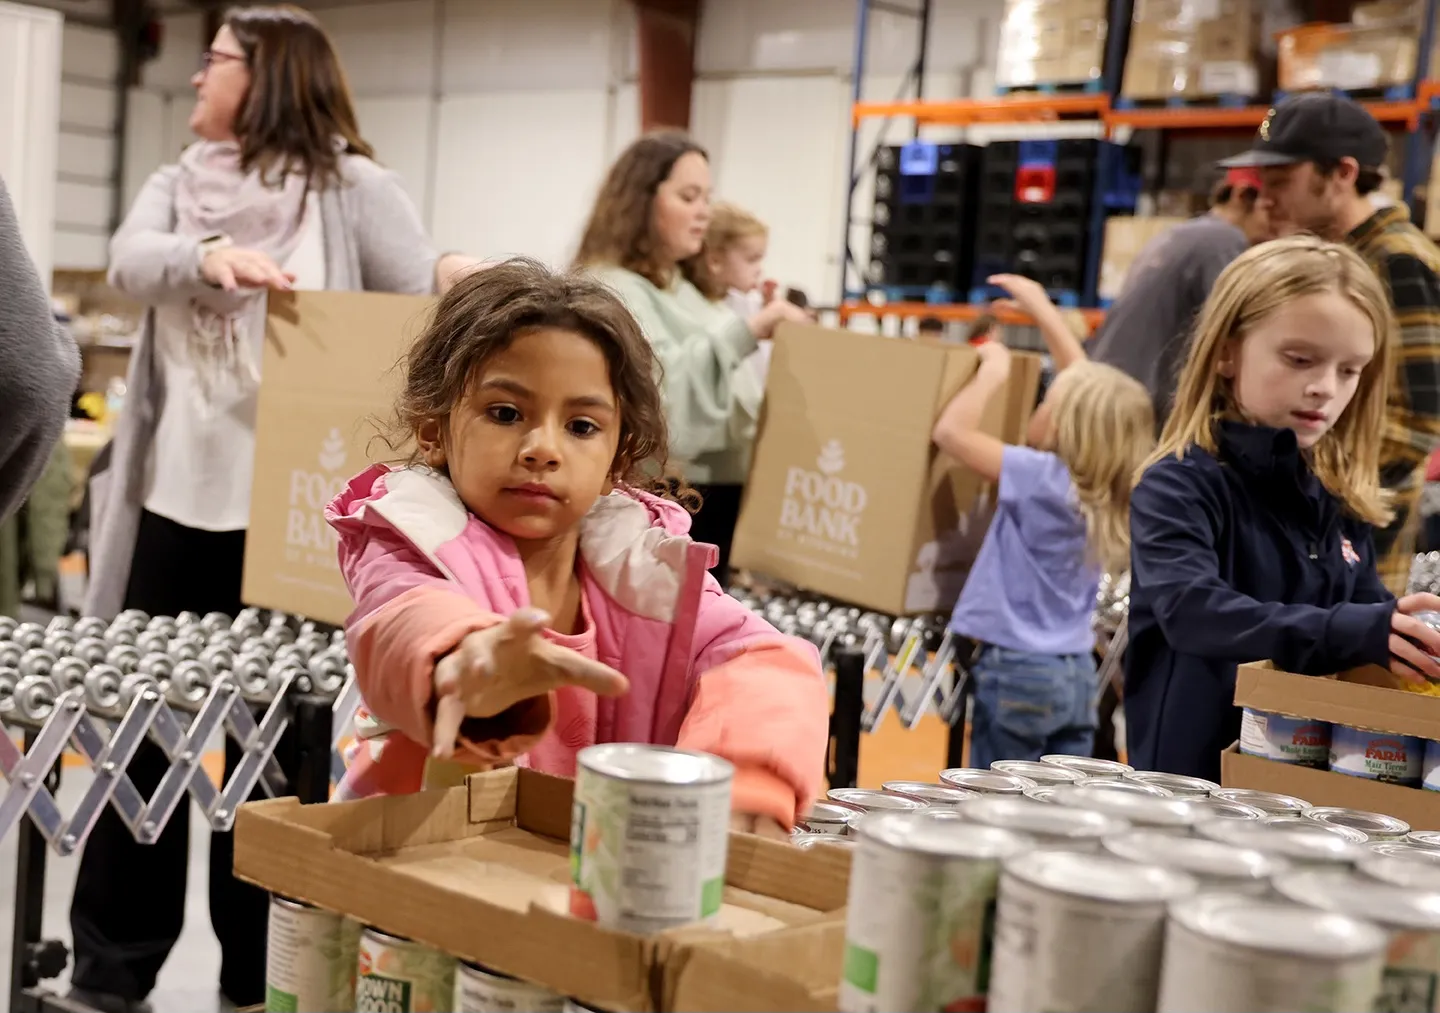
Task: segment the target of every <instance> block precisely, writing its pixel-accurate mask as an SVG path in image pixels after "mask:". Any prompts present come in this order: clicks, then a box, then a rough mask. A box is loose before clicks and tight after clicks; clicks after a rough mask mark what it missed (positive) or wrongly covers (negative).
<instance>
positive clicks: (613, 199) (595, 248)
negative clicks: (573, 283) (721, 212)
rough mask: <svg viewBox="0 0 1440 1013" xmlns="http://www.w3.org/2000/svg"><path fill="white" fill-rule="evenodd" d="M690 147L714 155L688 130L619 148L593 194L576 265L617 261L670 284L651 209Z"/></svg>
mask: <svg viewBox="0 0 1440 1013" xmlns="http://www.w3.org/2000/svg"><path fill="white" fill-rule="evenodd" d="M692 151H693V152H694V153H695V154H697V155H699V156H700V157H701V158H703V159H705V160H706V161H707V162H708V161H709V160H710V155H709V154H708V153H707V152H706V151H705V149H704V148H702V147H701V146H700V145H699V144H698V143H696V141H695V139H694V138H692V137H691V136H690V135H689V134H687V133H684V132H683V131H679V130H662V131H658V132H656V133H653V134H646V135H645V136H644V137H642V138H640V139H639V140H637V141H635V143H633V144H631V145H630V147H628V148H626V149H625V150H624V151H623V152H621V154H620V157H619V158H617V159H616V160H615V164H614V165H612V166H611V167H610V173H609V175H607V176H606V177H605V182H604V183H602V184H601V185H600V192H599V193H598V194H597V195H596V197H595V207H594V209H593V210H592V211H591V212H590V220H589V221H588V222H587V223H586V224H585V234H584V235H583V236H582V237H581V239H580V252H579V253H577V254H576V255H575V266H576V267H594V266H596V265H600V264H613V265H615V266H617V267H623V268H625V269H626V270H627V271H634V272H635V273H636V274H638V275H640V276H641V277H642V278H645V279H646V280H648V281H649V282H651V283H652V284H653V285H655V286H657V287H658V288H664V287H666V286H667V285H669V284H670V280H671V278H672V277H673V276H674V268H673V267H670V266H669V265H663V264H661V263H660V260H659V257H658V255H657V254H658V246H659V244H658V243H657V242H656V239H655V226H654V223H653V218H652V215H651V213H650V210H651V205H652V204H653V203H654V201H655V191H656V190H658V189H659V188H660V184H661V183H663V182H665V180H667V179H669V178H670V170H671V169H673V168H674V167H675V163H676V162H678V161H679V160H680V158H681V156H683V155H688V154H689V153H691V152H692Z"/></svg>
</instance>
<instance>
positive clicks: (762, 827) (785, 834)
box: [730, 813, 790, 841]
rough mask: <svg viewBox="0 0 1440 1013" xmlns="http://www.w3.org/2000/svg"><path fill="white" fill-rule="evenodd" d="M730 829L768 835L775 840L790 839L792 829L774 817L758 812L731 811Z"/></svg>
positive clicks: (763, 835) (760, 835) (761, 835)
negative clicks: (786, 827)
mask: <svg viewBox="0 0 1440 1013" xmlns="http://www.w3.org/2000/svg"><path fill="white" fill-rule="evenodd" d="M730 829H731V830H739V831H740V832H741V833H744V834H755V835H756V836H759V837H768V838H770V839H771V840H773V841H788V840H789V839H790V831H788V830H786V829H785V828H784V827H782V826H781V825H780V824H779V823H778V822H777V821H776V820H775V819H774V817H771V816H761V815H759V814H757V813H731V814H730Z"/></svg>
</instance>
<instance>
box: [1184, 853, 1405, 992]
mask: <svg viewBox="0 0 1440 1013" xmlns="http://www.w3.org/2000/svg"><path fill="white" fill-rule="evenodd" d="M1302 875H1304V874H1303V873H1302ZM1166 934H1167V937H1168V938H1167V940H1166V946H1165V971H1164V974H1163V975H1162V977H1161V982H1160V996H1159V1002H1158V1004H1157V1007H1156V1009H1157V1010H1158V1011H1159V1013H1189V1011H1196V1013H1200V1011H1205V1013H1281V1011H1287V1010H1314V1011H1316V1013H1353V1011H1355V1010H1369V1009H1372V1008H1373V1007H1372V1005H1371V1004H1372V1002H1373V1001H1374V999H1375V996H1376V994H1377V992H1378V991H1379V987H1380V971H1381V967H1382V966H1383V965H1384V960H1385V933H1384V932H1382V931H1381V930H1380V929H1379V928H1377V927H1376V926H1374V925H1372V924H1370V923H1369V922H1365V921H1361V920H1360V919H1358V918H1351V917H1347V916H1346V915H1341V914H1331V913H1322V912H1318V911H1315V910H1314V909H1312V908H1306V907H1303V906H1301V905H1299V904H1289V903H1284V902H1280V901H1274V900H1262V899H1260V898H1258V897H1245V896H1236V895H1233V894H1210V895H1207V896H1203V897H1191V898H1189V899H1187V900H1184V901H1181V902H1180V903H1178V904H1176V905H1174V907H1173V908H1171V911H1170V918H1169V924H1168V926H1167V929H1166Z"/></svg>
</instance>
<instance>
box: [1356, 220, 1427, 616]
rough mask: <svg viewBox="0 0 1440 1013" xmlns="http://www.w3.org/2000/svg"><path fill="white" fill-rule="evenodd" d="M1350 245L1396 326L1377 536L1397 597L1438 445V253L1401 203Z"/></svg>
mask: <svg viewBox="0 0 1440 1013" xmlns="http://www.w3.org/2000/svg"><path fill="white" fill-rule="evenodd" d="M1349 241H1350V244H1351V245H1352V246H1353V247H1354V248H1355V251H1356V252H1357V253H1359V254H1360V256H1362V257H1364V258H1365V260H1366V261H1367V262H1368V263H1369V264H1370V266H1371V267H1372V268H1373V269H1374V271H1375V273H1376V274H1377V275H1379V276H1380V280H1381V281H1383V282H1384V283H1385V286H1386V288H1387V289H1388V290H1389V293H1390V307H1391V309H1393V310H1394V312H1395V320H1396V322H1397V323H1398V324H1399V335H1400V346H1399V349H1398V355H1397V356H1396V357H1395V372H1394V374H1393V376H1392V378H1391V381H1390V398H1389V410H1388V412H1387V414H1386V420H1385V434H1384V440H1383V442H1382V443H1381V447H1380V481H1381V483H1382V484H1383V485H1384V486H1385V488H1387V489H1390V490H1392V491H1393V492H1394V493H1395V521H1394V523H1393V524H1391V525H1390V527H1389V528H1387V529H1386V530H1384V531H1377V532H1375V548H1376V554H1377V557H1378V559H1379V570H1380V577H1381V579H1382V580H1384V582H1385V585H1386V586H1387V587H1388V588H1390V590H1391V591H1393V592H1394V593H1395V594H1397V595H1398V594H1404V593H1405V584H1406V581H1407V580H1408V579H1409V575H1410V563H1411V558H1412V556H1413V553H1414V550H1415V535H1416V531H1417V528H1418V524H1419V519H1420V518H1419V510H1418V509H1417V505H1418V501H1419V497H1420V490H1421V486H1422V484H1423V481H1424V478H1423V473H1422V469H1423V467H1424V465H1425V460H1426V458H1427V457H1428V456H1429V455H1430V452H1431V451H1432V450H1434V449H1435V448H1436V447H1437V446H1440V249H1437V248H1436V246H1435V244H1434V243H1432V242H1431V241H1430V240H1429V239H1427V238H1426V237H1425V235H1424V234H1423V233H1422V232H1421V231H1420V230H1419V229H1417V228H1416V227H1415V226H1414V225H1413V224H1411V222H1410V212H1409V210H1408V209H1407V208H1406V207H1404V206H1403V205H1395V206H1392V207H1385V208H1381V209H1380V210H1378V211H1376V212H1375V213H1374V214H1373V215H1371V216H1370V217H1369V218H1367V219H1366V220H1365V221H1364V222H1362V223H1361V224H1360V225H1359V226H1357V227H1356V228H1355V229H1354V231H1352V232H1351V233H1350V236H1349Z"/></svg>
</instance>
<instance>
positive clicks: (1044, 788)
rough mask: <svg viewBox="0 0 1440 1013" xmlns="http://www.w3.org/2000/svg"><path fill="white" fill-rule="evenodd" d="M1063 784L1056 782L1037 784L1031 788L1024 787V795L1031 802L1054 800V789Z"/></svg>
mask: <svg viewBox="0 0 1440 1013" xmlns="http://www.w3.org/2000/svg"><path fill="white" fill-rule="evenodd" d="M1061 787H1063V785H1058V784H1037V785H1036V786H1035V787H1033V788H1026V789H1025V797H1026V798H1028V799H1029V800H1030V801H1032V802H1053V801H1054V800H1055V789H1057V788H1061Z"/></svg>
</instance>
